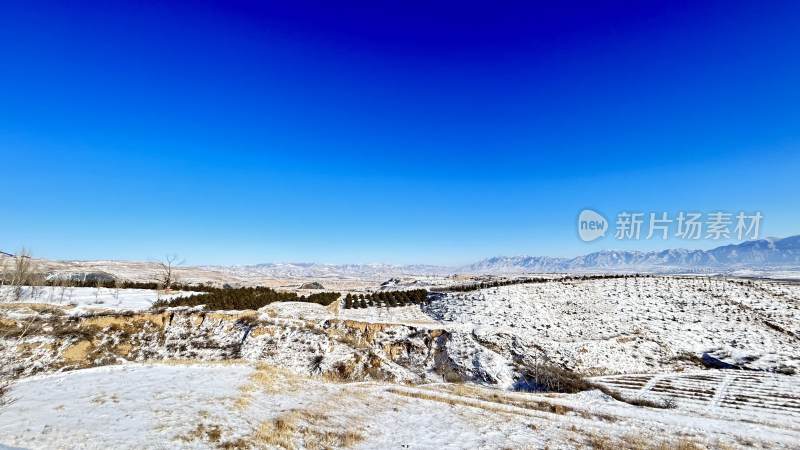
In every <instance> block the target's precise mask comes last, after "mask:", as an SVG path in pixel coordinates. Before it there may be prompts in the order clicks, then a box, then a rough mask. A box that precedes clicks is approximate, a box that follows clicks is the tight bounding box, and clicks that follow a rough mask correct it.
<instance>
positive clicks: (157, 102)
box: [0, 1, 800, 264]
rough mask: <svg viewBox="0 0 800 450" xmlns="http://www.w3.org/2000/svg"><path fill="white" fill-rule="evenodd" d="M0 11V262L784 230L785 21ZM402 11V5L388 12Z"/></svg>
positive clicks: (307, 256) (600, 8) (789, 227)
mask: <svg viewBox="0 0 800 450" xmlns="http://www.w3.org/2000/svg"><path fill="white" fill-rule="evenodd" d="M111 3H112V2H96V3H90V2H78V3H70V4H69V5H67V4H66V2H64V3H61V4H59V3H47V2H37V3H36V4H35V5H34V4H32V3H31V2H11V3H4V4H3V5H2V6H0V8H2V11H1V13H0V42H2V44H0V61H1V62H0V64H2V66H1V67H2V69H0V157H2V159H1V161H2V165H3V170H2V177H1V178H0V189H1V190H2V192H3V193H4V194H5V195H4V202H3V205H4V206H3V208H2V211H3V214H2V220H0V249H3V250H14V249H16V248H19V247H20V246H23V245H25V246H27V247H29V248H31V249H32V250H33V251H34V253H35V254H36V255H39V256H43V257H50V258H68V259H96V258H115V259H154V258H159V257H161V256H163V255H164V254H165V253H179V254H180V255H182V256H183V257H184V258H185V259H186V260H187V262H188V263H191V264H204V263H208V264H212V263H219V264H247V263H258V262H267V261H318V262H332V263H342V262H353V263H358V262H390V263H436V264H460V263H466V262H471V261H473V260H476V259H479V258H482V257H485V256H492V255H498V254H506V255H511V254H536V255H551V256H574V255H577V254H582V253H587V252H591V251H595V250H599V249H602V248H640V249H654V248H667V247H690V248H708V247H711V246H715V245H718V244H719V242H709V241H700V242H695V241H692V242H684V241H678V240H670V241H667V242H663V241H658V240H657V241H649V242H644V241H639V242H619V241H615V240H613V239H607V238H606V239H601V240H599V241H596V242H593V243H591V244H587V243H583V242H581V241H580V240H579V239H578V237H577V233H576V224H575V221H576V217H577V214H578V212H579V211H580V210H581V209H582V208H587V207H588V208H593V209H596V210H598V211H601V212H604V213H605V214H607V215H608V216H613V215H614V214H616V213H617V212H619V211H622V210H641V211H645V212H646V211H667V212H670V213H675V212H677V211H681V210H683V211H689V210H696V211H705V212H710V211H716V210H728V211H733V212H738V211H740V210H744V211H751V212H752V211H761V212H762V214H763V215H764V217H765V220H764V223H763V227H762V234H763V235H774V236H787V235H793V234H799V233H800V226H798V224H800V203H799V202H798V200H797V195H798V192H800V181H799V180H798V175H800V151H799V150H800V106H798V105H800V57H798V55H800V39H799V38H798V37H797V36H798V34H797V23H798V19H800V2H789V1H787V2H780V1H776V2H769V3H768V4H759V3H757V2H730V1H726V2H681V1H638V2H631V1H627V2H541V3H538V2H520V3H504V4H503V5H502V6H501V5H493V6H491V7H490V6H489V4H488V3H485V2H484V3H482V4H480V3H469V2H454V3H438V4H437V5H434V6H431V5H430V4H428V3H427V2H419V3H414V2H358V3H346V4H341V3H338V4H336V5H334V4H333V3H331V2H302V1H300V2H256V1H226V2H211V1H205V2H187V3H184V4H181V3H175V2H172V3H169V4H162V5H149V4H147V3H148V2H144V3H142V2H130V3H125V2H113V4H111ZM400 5H402V6H400Z"/></svg>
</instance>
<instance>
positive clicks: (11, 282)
mask: <svg viewBox="0 0 800 450" xmlns="http://www.w3.org/2000/svg"><path fill="white" fill-rule="evenodd" d="M34 269H35V267H34V263H33V261H32V259H31V255H30V252H28V250H26V249H25V248H23V249H22V250H20V251H19V253H17V255H16V256H14V258H13V259H12V261H11V267H10V268H7V265H6V263H5V261H4V262H3V269H2V270H3V282H4V283H7V284H8V286H10V287H11V292H10V298H11V300H12V301H19V300H21V299H22V297H23V295H24V293H25V286H32V285H33V281H34ZM34 293H35V289H34V288H33V287H32V288H31V295H33V294H34Z"/></svg>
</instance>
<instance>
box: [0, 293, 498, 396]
mask: <svg viewBox="0 0 800 450" xmlns="http://www.w3.org/2000/svg"><path fill="white" fill-rule="evenodd" d="M465 340H466V341H469V340H471V337H470V335H469V334H463V335H461V334H458V335H454V334H453V333H452V332H449V331H446V330H441V329H429V328H417V327H414V326H410V325H401V324H381V323H365V322H358V321H352V320H340V319H335V318H334V319H324V320H301V319H286V318H279V317H269V315H267V314H260V313H259V312H257V311H242V312H202V311H196V310H172V311H163V312H154V313H127V314H119V313H117V314H98V315H91V316H83V317H70V316H66V315H64V314H63V313H60V312H59V311H58V310H56V309H54V310H50V311H38V312H37V313H36V314H35V315H19V316H15V315H13V314H11V315H9V314H6V315H4V316H0V376H2V377H4V378H18V377H22V376H28V375H33V374H36V373H41V372H53V371H59V370H72V369H79V368H85V367H92V366H100V365H108V364H118V363H123V362H126V361H140V362H144V361H153V360H204V361H216V360H236V359H242V360H249V361H259V362H264V363H267V364H270V365H275V366H279V367H284V368H287V369H290V370H293V371H295V372H298V373H302V374H310V375H320V376H323V377H326V378H329V379H335V380H342V381H355V380H387V381H394V382H410V383H417V382H425V381H442V380H447V381H478V382H484V383H497V382H500V381H505V380H506V379H507V378H508V377H509V374H506V373H503V374H500V375H499V376H498V374H497V373H496V372H497V370H501V371H502V368H499V369H498V368H494V369H492V368H490V369H489V370H488V371H487V369H486V368H485V367H483V361H485V360H487V356H486V355H487V353H492V352H491V350H488V349H486V348H484V347H482V346H480V345H478V344H477V343H475V342H471V343H468V345H465V342H464V341H465ZM455 344H457V345H455ZM465 349H466V350H465ZM488 359H489V360H491V359H492V358H491V357H489V358H488Z"/></svg>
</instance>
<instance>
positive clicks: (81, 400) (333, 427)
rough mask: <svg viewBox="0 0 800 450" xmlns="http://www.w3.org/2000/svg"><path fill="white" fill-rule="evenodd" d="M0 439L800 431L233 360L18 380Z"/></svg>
mask: <svg viewBox="0 0 800 450" xmlns="http://www.w3.org/2000/svg"><path fill="white" fill-rule="evenodd" d="M10 395H11V396H12V397H13V398H14V402H13V403H12V404H11V405H10V406H8V407H7V408H5V409H4V410H1V411H0V443H3V444H5V445H9V446H18V447H24V448H48V449H49V448H87V449H99V448H115V449H127V448H130V449H134V448H137V449H138V448H226V446H227V447H228V448H326V447H337V448H340V447H350V448H364V449H367V448H374V449H385V448H453V449H463V448H544V447H549V448H575V447H588V446H603V445H604V446H605V447H603V448H611V447H623V448H624V447H628V448H630V447H634V448H647V447H650V446H657V445H659V444H662V443H664V444H665V445H667V447H666V448H692V447H690V445H692V444H694V445H696V446H698V447H697V448H699V447H700V446H702V447H706V446H711V447H722V446H726V447H729V448H730V447H734V448H736V447H762V448H765V447H770V448H792V447H795V445H796V444H797V442H800V430H798V428H797V423H796V422H795V423H791V422H790V420H785V421H784V422H783V423H782V424H777V426H776V425H775V424H772V425H766V424H754V423H740V422H738V421H734V420H730V419H726V418H721V417H715V416H713V415H688V414H686V413H684V412H683V411H681V410H652V409H647V410H643V409H642V408H637V407H633V406H630V405H627V404H623V403H619V402H617V401H615V400H612V399H610V398H608V397H606V396H605V395H603V394H601V393H599V392H598V391H591V392H585V393H581V394H575V395H553V394H523V393H504V392H502V391H497V390H492V389H485V388H480V387H475V386H462V385H422V386H416V387H410V386H400V385H392V384H385V383H376V382H371V383H351V384H343V383H333V382H328V381H325V380H322V379H319V378H304V377H300V376H297V375H294V374H291V373H288V372H286V371H284V370H281V369H276V368H272V367H267V366H263V365H261V366H254V365H247V364H240V363H236V362H233V363H228V364H208V363H205V364H143V365H139V364H129V365H122V366H113V367H101V368H95V369H85V370H80V371H74V372H69V373H64V374H55V375H47V376H37V377H32V378H28V379H25V380H22V381H20V382H18V383H16V384H15V385H14V387H13V389H12V391H11V393H10Z"/></svg>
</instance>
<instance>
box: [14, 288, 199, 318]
mask: <svg viewBox="0 0 800 450" xmlns="http://www.w3.org/2000/svg"><path fill="white" fill-rule="evenodd" d="M21 289H22V294H21V295H20V296H19V298H16V297H15V296H14V295H13V288H12V287H10V286H2V287H0V301H5V302H14V303H37V304H46V305H58V306H63V307H67V308H69V309H70V312H71V313H72V314H83V313H90V312H98V311H142V310H145V309H148V308H150V307H151V306H152V305H153V303H155V302H156V301H157V300H165V299H173V298H177V297H183V296H188V295H193V294H200V293H199V292H188V291H173V292H170V293H168V294H167V293H164V292H159V291H156V290H154V289H114V288H103V287H101V288H88V287H54V286H34V287H30V286H25V287H22V288H21Z"/></svg>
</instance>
